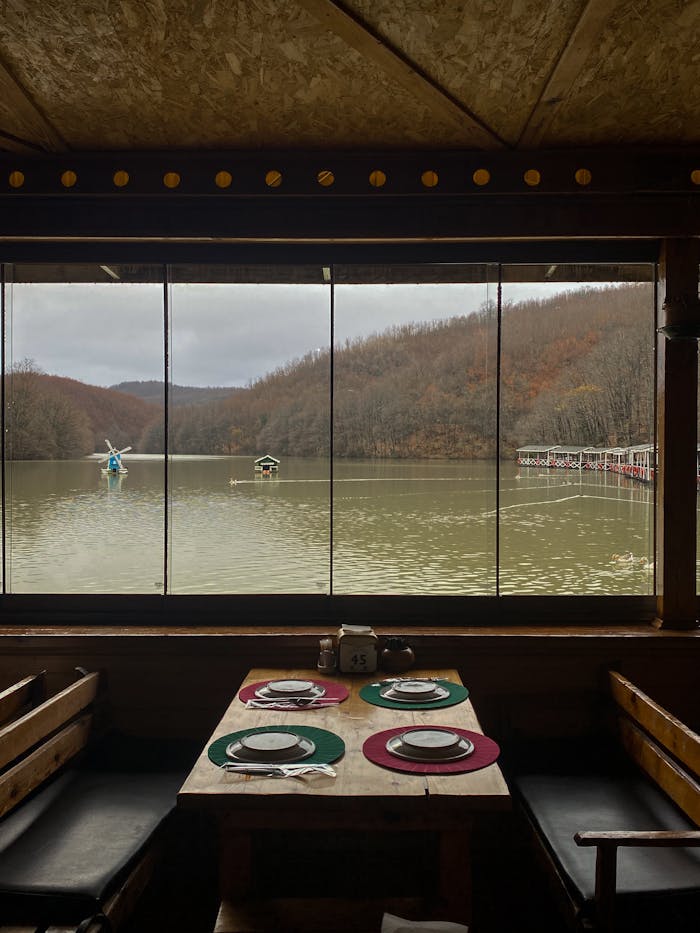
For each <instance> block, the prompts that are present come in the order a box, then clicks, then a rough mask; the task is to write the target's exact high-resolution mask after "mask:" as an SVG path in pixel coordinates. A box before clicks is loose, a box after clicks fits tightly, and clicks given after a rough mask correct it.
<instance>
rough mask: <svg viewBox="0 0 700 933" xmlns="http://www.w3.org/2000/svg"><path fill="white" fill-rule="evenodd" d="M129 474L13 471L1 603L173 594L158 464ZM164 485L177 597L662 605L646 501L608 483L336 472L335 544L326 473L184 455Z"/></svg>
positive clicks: (80, 467)
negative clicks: (270, 473)
mask: <svg viewBox="0 0 700 933" xmlns="http://www.w3.org/2000/svg"><path fill="white" fill-rule="evenodd" d="M127 466H128V468H129V473H128V475H127V476H124V477H105V476H102V475H101V473H100V471H99V467H98V466H97V464H96V462H95V460H81V461H69V462H66V461H61V462H22V463H14V464H10V465H8V472H7V503H8V505H7V513H6V531H7V580H6V589H7V591H8V592H15V593H45V592H55V593H162V592H163V591H164V581H165V570H164V551H165V544H164V538H165V535H164V515H165V507H164V501H165V500H164V488H165V480H164V464H163V461H162V459H159V458H156V457H150V458H149V457H137V456H133V457H129V459H128V461H127ZM231 480H235V483H231ZM168 483H169V499H168V522H169V533H168V566H167V589H168V592H171V593H181V594H184V593H203V594H211V593H236V592H242V593H327V592H329V590H330V589H331V582H330V581H331V574H332V591H333V592H334V593H375V594H380V593H418V594H423V593H425V594H429V593H442V594H448V593H452V594H455V593H456V594H459V593H467V594H483V595H493V594H495V593H496V591H497V585H498V588H499V591H500V592H501V593H502V594H558V593H560V594H607V593H610V594H646V593H651V592H653V567H651V566H650V564H649V558H650V555H651V551H652V547H651V541H652V510H653V504H652V503H653V500H652V491H651V489H650V488H648V487H646V486H642V485H639V484H637V483H634V482H632V481H630V480H628V479H626V478H624V477H620V476H617V475H614V474H608V473H582V474H580V475H579V474H578V473H576V472H574V471H563V470H562V471H559V470H557V471H545V470H541V469H536V468H518V467H517V465H516V464H510V463H504V464H501V468H500V485H499V481H498V480H497V475H496V464H495V463H493V462H477V463H474V462H454V461H379V462H378V461H352V462H342V461H341V462H337V463H336V464H335V465H334V477H333V490H334V494H333V502H332V526H333V535H332V542H333V543H332V549H331V546H330V543H329V542H330V530H331V502H330V482H329V463H328V461H326V460H301V459H296V460H295V459H283V461H282V464H281V468H280V472H279V475H278V476H277V477H274V478H270V479H263V478H260V477H256V476H255V475H254V472H253V461H252V458H250V457H220V458H216V457H213V458H212V457H209V458H197V457H177V458H173V460H172V462H171V464H170V472H169V480H168ZM497 485H499V491H498V496H499V499H500V502H499V506H500V524H499V527H498V548H499V556H500V574H499V578H498V584H497V574H496V549H497V518H496V506H497ZM331 550H332V561H331ZM626 553H630V554H631V555H632V556H633V558H634V559H633V560H626V561H620V560H617V559H614V558H613V555H615V554H626Z"/></svg>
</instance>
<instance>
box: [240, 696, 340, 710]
mask: <svg viewBox="0 0 700 933" xmlns="http://www.w3.org/2000/svg"><path fill="white" fill-rule="evenodd" d="M339 703H340V700H339V699H336V698H334V697H303V696H298V697H256V699H254V700H252V699H251V700H247V701H246V705H245V708H246V709H265V708H268V707H272V708H273V709H307V708H308V707H311V708H312V709H317V708H319V707H322V706H337V705H338V704H339Z"/></svg>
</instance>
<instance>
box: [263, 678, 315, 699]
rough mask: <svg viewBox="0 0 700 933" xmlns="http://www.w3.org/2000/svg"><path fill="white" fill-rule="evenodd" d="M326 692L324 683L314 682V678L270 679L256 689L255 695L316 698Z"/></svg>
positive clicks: (268, 697)
mask: <svg viewBox="0 0 700 933" xmlns="http://www.w3.org/2000/svg"><path fill="white" fill-rule="evenodd" d="M325 692H326V688H325V687H324V686H323V684H317V683H314V682H313V681H312V680H270V681H268V683H266V684H265V685H264V686H262V687H260V688H259V689H258V690H256V691H255V695H256V696H258V697H261V698H262V699H263V700H268V699H273V700H286V699H288V698H289V697H294V698H295V699H296V698H298V697H303V698H304V699H306V697H308V698H309V699H316V698H317V697H322V696H323V695H324V694H325Z"/></svg>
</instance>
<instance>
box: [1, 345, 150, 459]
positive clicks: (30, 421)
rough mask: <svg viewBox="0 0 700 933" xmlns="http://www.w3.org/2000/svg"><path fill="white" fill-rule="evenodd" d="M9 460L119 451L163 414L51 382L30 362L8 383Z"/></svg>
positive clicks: (59, 379)
mask: <svg viewBox="0 0 700 933" xmlns="http://www.w3.org/2000/svg"><path fill="white" fill-rule="evenodd" d="M5 402H6V426H7V428H8V431H7V455H8V457H9V458H10V459H14V460H66V459H73V458H75V457H82V456H84V455H86V454H90V453H94V452H95V451H105V452H106V447H105V438H107V437H108V438H109V439H110V440H111V441H112V442H113V443H114V444H116V445H117V447H123V446H126V445H128V444H129V442H130V439H131V438H133V437H135V436H138V435H140V433H141V432H142V431H143V430H144V428H145V426H146V424H148V423H149V422H150V421H151V420H152V419H153V417H154V414H155V413H157V409H156V408H155V407H154V406H153V405H148V404H147V403H145V402H142V401H140V400H139V399H136V398H134V397H133V396H131V395H126V394H125V393H123V392H115V391H113V390H111V389H103V388H101V387H99V386H91V385H86V384H85V383H83V382H79V381H78V380H76V379H67V378H65V377H63V376H47V375H46V374H45V373H42V372H41V371H40V370H39V369H38V368H37V366H36V364H34V363H33V362H32V361H30V360H25V361H23V362H22V363H19V364H18V365H17V366H15V367H13V368H12V371H11V373H10V374H9V375H8V376H7V377H6V379H5Z"/></svg>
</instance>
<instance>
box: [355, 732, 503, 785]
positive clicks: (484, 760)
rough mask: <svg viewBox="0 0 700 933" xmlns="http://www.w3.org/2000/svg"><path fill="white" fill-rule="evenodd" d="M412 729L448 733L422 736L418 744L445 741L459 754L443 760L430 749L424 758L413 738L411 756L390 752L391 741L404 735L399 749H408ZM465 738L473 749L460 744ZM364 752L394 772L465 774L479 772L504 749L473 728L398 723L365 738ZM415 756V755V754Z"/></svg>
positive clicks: (449, 747) (366, 756)
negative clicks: (407, 741) (407, 726)
mask: <svg viewBox="0 0 700 933" xmlns="http://www.w3.org/2000/svg"><path fill="white" fill-rule="evenodd" d="M411 732H423V733H425V732H443V733H445V734H446V738H445V739H439V738H437V739H432V740H431V739H430V738H425V737H424V738H423V739H421V738H420V737H419V738H418V743H417V744H418V745H421V744H422V745H424V746H425V745H427V743H428V742H429V741H433V742H437V743H439V742H441V741H442V743H443V745H442V747H443V750H449V749H451V750H452V751H453V752H455V755H458V757H455V758H452V757H451V755H449V756H448V757H445V758H442V759H439V758H435V757H429V755H430V753H429V752H426V755H425V756H424V757H419V756H418V754H416V752H417V751H418V748H417V744H416V742H415V738H414V740H413V747H412V748H411V749H410V752H411V757H410V758H409V757H407V756H404V755H397V754H396V753H395V751H394V752H392V751H390V748H389V745H390V742H391V740H392V739H394V738H396V737H399V736H402V735H403V736H404V739H403V740H402V741H401V744H400V745H399V748H403V749H406V741H405V736H406V734H407V733H409V734H410V733H411ZM455 735H456V736H458V743H455V741H454V738H453V736H455ZM462 740H464V741H465V743H467V742H468V743H469V744H470V745H471V746H472V748H471V750H470V751H469V752H467V751H466V750H467V747H468V746H467V745H466V744H465V745H461V746H460V744H459V743H460V742H461V741H462ZM409 742H410V735H409ZM458 749H459V750H458ZM424 750H425V749H424ZM462 751H464V752H465V754H461V752H462ZM362 753H363V754H364V756H365V758H367V759H368V760H369V761H371V762H373V763H374V764H375V765H379V766H380V767H382V768H389V769H391V770H392V771H407V772H409V773H411V774H461V773H464V772H466V771H478V770H479V769H480V768H487V767H488V766H489V765H492V764H493V763H494V762H495V761H496V760H497V759H498V756H499V754H500V748H499V747H498V744H497V743H496V742H494V740H493V739H490V738H489V737H488V736H487V735H482V734H481V733H480V732H472V731H471V730H469V729H458V728H457V727H456V726H455V727H452V726H419V727H416V728H415V729H407V728H406V726H398V727H394V728H393V729H384V730H383V731H382V732H376V733H375V734H374V735H371V736H370V737H369V738H368V739H365V742H364V744H363V746H362ZM414 755H415V757H413V756H414Z"/></svg>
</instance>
